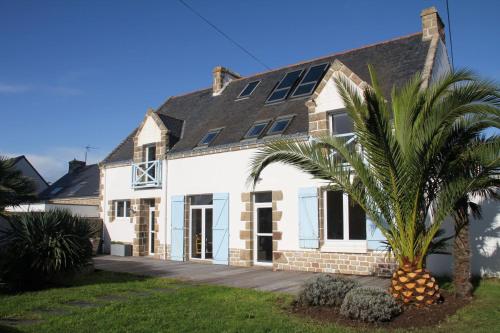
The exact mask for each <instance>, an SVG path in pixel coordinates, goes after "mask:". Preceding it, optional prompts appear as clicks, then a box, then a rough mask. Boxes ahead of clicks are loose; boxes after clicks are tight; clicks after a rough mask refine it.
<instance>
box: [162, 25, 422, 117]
mask: <svg viewBox="0 0 500 333" xmlns="http://www.w3.org/2000/svg"><path fill="white" fill-rule="evenodd" d="M421 34H422V32H421V31H419V32H414V33H411V34H408V35H404V36H399V37H394V38H391V39H385V40H383V41H380V42H375V43H371V44H366V45H363V46H360V47H356V48H352V49H348V50H344V51H340V52H335V53H330V54H328V55H325V56H321V57H316V58H312V59H309V60H303V61H300V62H296V63H293V64H290V65H286V66H281V67H278V68H275V69H271V70H267V71H262V72H257V73H254V74H251V75H247V76H243V77H241V78H239V79H234V80H232V81H231V82H234V81H240V80H245V79H249V78H252V77H254V76H258V75H263V74H266V73H272V72H275V71H279V70H282V69H285V68H289V67H293V66H298V65H302V64H307V63H310V62H314V61H318V60H321V59H326V58H331V57H334V56H339V55H344V54H347V53H351V52H354V51H359V50H363V49H368V48H370V47H375V46H379V45H383V44H388V43H392V42H396V41H398V40H402V39H407V38H411V37H415V36H417V35H421ZM210 89H211V87H207V88H201V89H196V90H192V91H189V92H185V93H182V94H180V95H174V96H170V97H169V98H167V100H166V101H165V102H164V103H163V104H161V106H160V107H159V108H158V110H159V109H160V108H161V107H162V106H163V105H165V104H167V102H168V101H169V100H171V99H173V98H178V97H184V96H186V95H191V94H194V93H197V92H201V91H204V90H210Z"/></svg>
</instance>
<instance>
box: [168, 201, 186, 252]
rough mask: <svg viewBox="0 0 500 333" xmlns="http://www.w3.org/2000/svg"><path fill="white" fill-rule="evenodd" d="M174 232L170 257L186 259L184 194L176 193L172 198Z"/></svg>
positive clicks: (172, 233) (171, 235)
mask: <svg viewBox="0 0 500 333" xmlns="http://www.w3.org/2000/svg"><path fill="white" fill-rule="evenodd" d="M171 206H172V209H171V214H172V215H171V216H172V221H171V222H172V232H171V234H170V237H171V249H170V258H171V259H172V260H176V261H183V260H184V196H182V195H174V196H172V198H171Z"/></svg>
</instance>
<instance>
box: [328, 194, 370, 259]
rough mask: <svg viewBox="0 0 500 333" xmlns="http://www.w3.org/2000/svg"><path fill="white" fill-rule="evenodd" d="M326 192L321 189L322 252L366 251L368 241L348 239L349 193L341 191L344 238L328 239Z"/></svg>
mask: <svg viewBox="0 0 500 333" xmlns="http://www.w3.org/2000/svg"><path fill="white" fill-rule="evenodd" d="M327 192H328V190H323V207H324V209H323V226H324V228H323V230H324V234H323V239H324V240H325V241H324V244H323V246H322V247H321V251H323V252H348V253H366V252H367V251H368V241H367V240H366V239H365V240H357V239H349V195H348V194H347V193H342V217H343V229H344V235H343V236H344V239H328V206H327Z"/></svg>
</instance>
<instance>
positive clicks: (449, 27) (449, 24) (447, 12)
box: [446, 0, 455, 69]
mask: <svg viewBox="0 0 500 333" xmlns="http://www.w3.org/2000/svg"><path fill="white" fill-rule="evenodd" d="M446 14H447V16H448V34H449V35H450V53H451V68H452V69H454V68H455V66H454V64H453V40H452V38H451V21H450V8H449V6H448V0H446Z"/></svg>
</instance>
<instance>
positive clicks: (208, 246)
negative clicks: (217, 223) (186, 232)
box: [205, 208, 213, 259]
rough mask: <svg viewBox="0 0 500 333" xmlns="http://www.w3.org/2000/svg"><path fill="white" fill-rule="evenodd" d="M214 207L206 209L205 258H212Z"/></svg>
mask: <svg viewBox="0 0 500 333" xmlns="http://www.w3.org/2000/svg"><path fill="white" fill-rule="evenodd" d="M212 219H213V211H212V208H207V209H205V259H212V257H213V255H212V222H213V220H212Z"/></svg>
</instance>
